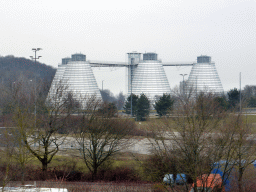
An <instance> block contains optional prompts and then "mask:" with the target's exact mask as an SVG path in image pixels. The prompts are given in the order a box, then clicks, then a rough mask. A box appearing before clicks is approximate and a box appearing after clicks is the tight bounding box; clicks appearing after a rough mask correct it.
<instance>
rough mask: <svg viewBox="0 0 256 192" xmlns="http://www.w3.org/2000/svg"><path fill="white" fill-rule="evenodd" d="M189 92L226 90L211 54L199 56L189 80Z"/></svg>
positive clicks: (219, 91)
mask: <svg viewBox="0 0 256 192" xmlns="http://www.w3.org/2000/svg"><path fill="white" fill-rule="evenodd" d="M186 90H187V93H199V92H212V93H216V94H223V92H224V90H223V87H222V84H221V81H220V78H219V75H218V72H217V70H216V67H215V63H214V62H211V57H209V56H205V55H202V56H199V57H197V63H195V64H194V65H193V67H192V69H191V72H190V74H189V77H188V81H187V89H186Z"/></svg>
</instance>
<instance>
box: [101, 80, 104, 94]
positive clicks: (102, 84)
mask: <svg viewBox="0 0 256 192" xmlns="http://www.w3.org/2000/svg"><path fill="white" fill-rule="evenodd" d="M103 82H104V80H102V89H101V90H102V91H103Z"/></svg>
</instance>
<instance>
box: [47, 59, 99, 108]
mask: <svg viewBox="0 0 256 192" xmlns="http://www.w3.org/2000/svg"><path fill="white" fill-rule="evenodd" d="M59 82H61V85H63V86H64V87H67V89H65V90H64V94H63V95H67V93H69V92H72V93H73V97H74V98H75V99H77V100H78V101H82V100H84V99H85V98H88V97H90V96H94V95H95V96H96V98H97V99H100V100H101V99H102V98H101V94H100V91H99V88H98V85H97V82H96V80H95V77H94V74H93V71H92V69H91V66H90V64H89V63H88V62H86V61H70V62H68V64H66V65H60V66H59V67H58V69H57V72H56V74H55V77H54V79H53V82H52V86H51V89H50V92H49V94H50V95H51V94H54V92H55V87H56V85H57V84H58V83H59ZM84 104H85V103H84V102H83V105H84Z"/></svg>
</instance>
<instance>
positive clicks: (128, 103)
mask: <svg viewBox="0 0 256 192" xmlns="http://www.w3.org/2000/svg"><path fill="white" fill-rule="evenodd" d="M131 95H132V116H135V112H136V110H137V102H138V99H139V97H138V96H137V95H134V94H131ZM131 95H130V96H129V97H128V98H127V100H126V102H125V105H124V110H125V113H126V114H131Z"/></svg>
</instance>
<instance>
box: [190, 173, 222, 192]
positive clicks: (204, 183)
mask: <svg viewBox="0 0 256 192" xmlns="http://www.w3.org/2000/svg"><path fill="white" fill-rule="evenodd" d="M196 185H197V191H195V189H194V187H195V184H194V183H193V184H192V187H191V189H190V192H202V191H203V192H213V191H219V192H225V188H224V187H222V178H221V175H220V174H209V175H208V174H204V175H202V176H201V177H198V179H197V181H196Z"/></svg>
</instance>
